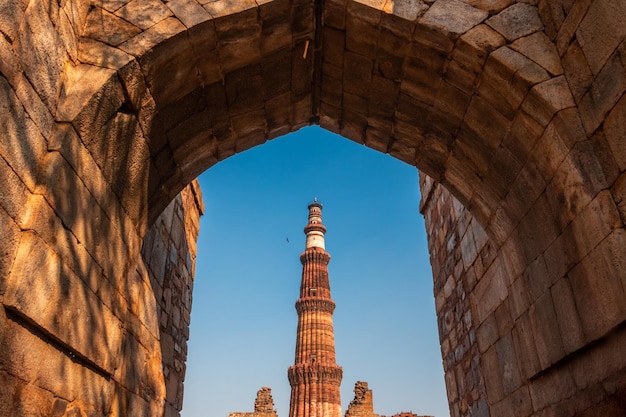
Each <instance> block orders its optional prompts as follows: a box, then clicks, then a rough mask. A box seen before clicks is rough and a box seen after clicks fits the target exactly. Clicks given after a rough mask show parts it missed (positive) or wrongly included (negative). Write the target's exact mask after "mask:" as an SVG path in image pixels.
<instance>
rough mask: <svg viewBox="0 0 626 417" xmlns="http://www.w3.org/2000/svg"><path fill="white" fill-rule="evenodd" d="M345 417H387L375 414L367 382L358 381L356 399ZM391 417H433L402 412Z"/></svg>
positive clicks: (355, 390)
mask: <svg viewBox="0 0 626 417" xmlns="http://www.w3.org/2000/svg"><path fill="white" fill-rule="evenodd" d="M345 417H386V416H383V415H380V414H376V413H375V412H374V396H373V393H372V390H371V389H369V387H368V385H367V382H363V381H357V382H356V383H355V384H354V399H353V400H352V401H350V404H349V405H348V409H347V410H346V414H345ZM391 417H433V416H422V415H419V416H418V415H417V414H414V413H412V412H401V413H398V414H394V415H393V416H391Z"/></svg>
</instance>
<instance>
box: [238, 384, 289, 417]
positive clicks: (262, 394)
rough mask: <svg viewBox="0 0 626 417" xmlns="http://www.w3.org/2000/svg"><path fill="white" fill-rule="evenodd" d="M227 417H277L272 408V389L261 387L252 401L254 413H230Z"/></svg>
mask: <svg viewBox="0 0 626 417" xmlns="http://www.w3.org/2000/svg"><path fill="white" fill-rule="evenodd" d="M228 417H278V414H276V409H275V408H274V399H273V398H272V389H271V388H270V387H262V388H261V389H260V390H258V391H257V393H256V400H254V412H252V413H250V412H237V411H235V412H232V413H229V414H228Z"/></svg>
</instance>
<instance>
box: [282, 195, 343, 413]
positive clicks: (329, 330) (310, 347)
mask: <svg viewBox="0 0 626 417" xmlns="http://www.w3.org/2000/svg"><path fill="white" fill-rule="evenodd" d="M304 233H305V234H306V247H305V250H304V252H303V253H302V255H300V262H302V283H301V284H300V298H299V299H298V301H296V310H297V311H298V333H297V336H296V359H295V364H294V365H292V366H290V367H289V370H288V372H287V374H288V376H289V384H290V385H291V401H290V404H289V417H342V415H341V399H340V394H339V387H340V385H341V378H342V376H343V371H342V369H341V366H338V365H337V362H336V358H335V334H334V331H333V311H334V310H335V302H334V301H333V300H332V299H331V298H330V283H329V280H328V262H329V261H330V255H329V254H328V252H326V250H325V249H324V234H325V233H326V227H324V225H323V224H322V204H320V203H319V202H318V201H317V199H315V200H314V201H313V202H312V203H310V204H309V222H308V224H307V225H306V226H305V228H304Z"/></svg>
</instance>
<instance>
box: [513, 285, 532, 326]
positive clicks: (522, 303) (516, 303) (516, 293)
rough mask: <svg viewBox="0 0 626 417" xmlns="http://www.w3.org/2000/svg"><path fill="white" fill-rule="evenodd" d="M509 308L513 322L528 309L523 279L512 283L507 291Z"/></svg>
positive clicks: (528, 303) (528, 299)
mask: <svg viewBox="0 0 626 417" xmlns="http://www.w3.org/2000/svg"><path fill="white" fill-rule="evenodd" d="M509 306H510V314H511V320H512V321H513V322H515V321H516V320H517V319H518V318H519V317H520V316H521V315H522V314H524V313H525V312H526V311H528V308H529V307H530V296H529V294H528V288H527V286H526V282H525V280H524V278H523V277H519V278H517V279H515V281H513V284H511V287H510V289H509Z"/></svg>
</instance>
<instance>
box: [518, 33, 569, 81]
mask: <svg viewBox="0 0 626 417" xmlns="http://www.w3.org/2000/svg"><path fill="white" fill-rule="evenodd" d="M511 49H513V50H515V51H517V52H519V53H521V54H523V55H524V56H526V57H527V58H529V59H531V60H532V61H534V62H536V63H537V64H539V65H541V67H543V68H544V69H545V70H546V71H548V72H549V73H550V74H551V75H552V76H558V75H561V74H563V67H562V66H561V59H560V57H559V54H558V52H557V50H556V46H554V43H552V41H551V40H550V39H549V38H548V37H547V36H546V35H545V33H543V32H535V33H533V34H532V35H529V36H526V37H524V38H520V39H518V40H516V41H515V42H513V43H512V44H511Z"/></svg>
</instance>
